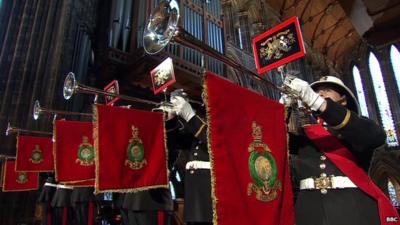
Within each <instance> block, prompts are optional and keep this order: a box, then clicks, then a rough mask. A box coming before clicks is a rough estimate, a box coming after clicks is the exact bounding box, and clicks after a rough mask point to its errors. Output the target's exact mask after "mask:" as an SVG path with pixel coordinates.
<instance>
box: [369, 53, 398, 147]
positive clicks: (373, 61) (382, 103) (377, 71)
mask: <svg viewBox="0 0 400 225" xmlns="http://www.w3.org/2000/svg"><path fill="white" fill-rule="evenodd" d="M369 69H370V71H371V76H372V82H373V86H374V90H375V94H376V99H377V101H378V108H379V112H380V115H381V120H382V125H383V128H384V129H385V131H386V136H387V139H386V141H387V144H388V146H398V145H399V142H398V140H397V136H396V129H395V127H394V124H393V119H392V112H391V111H390V106H389V101H388V98H387V94H386V88H385V84H384V83H383V77H382V71H381V68H380V65H379V62H378V59H377V58H376V56H375V55H374V53H372V52H371V53H370V54H369Z"/></svg>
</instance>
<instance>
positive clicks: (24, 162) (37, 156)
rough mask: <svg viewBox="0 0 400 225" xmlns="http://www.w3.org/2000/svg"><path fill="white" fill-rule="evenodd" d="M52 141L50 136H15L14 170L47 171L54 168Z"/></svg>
mask: <svg viewBox="0 0 400 225" xmlns="http://www.w3.org/2000/svg"><path fill="white" fill-rule="evenodd" d="M52 149H53V142H52V140H51V138H50V137H33V136H22V135H19V136H18V137H17V161H16V168H15V170H16V171H25V172H28V171H29V172H48V171H53V170H54V157H53V151H52Z"/></svg>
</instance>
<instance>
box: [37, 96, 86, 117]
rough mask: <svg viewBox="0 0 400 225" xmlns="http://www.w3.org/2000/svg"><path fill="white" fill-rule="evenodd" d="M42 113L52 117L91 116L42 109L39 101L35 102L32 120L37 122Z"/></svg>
mask: <svg viewBox="0 0 400 225" xmlns="http://www.w3.org/2000/svg"><path fill="white" fill-rule="evenodd" d="M42 113H47V114H54V115H77V116H92V115H93V114H91V113H80V112H68V111H60V110H52V109H47V108H43V107H41V106H40V103H39V101H38V100H36V101H35V104H34V106H33V118H34V119H35V120H37V119H38V118H39V116H40V115H41V114H42Z"/></svg>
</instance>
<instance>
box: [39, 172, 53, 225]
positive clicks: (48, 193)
mask: <svg viewBox="0 0 400 225" xmlns="http://www.w3.org/2000/svg"><path fill="white" fill-rule="evenodd" d="M56 189H57V184H56V182H55V180H54V174H51V173H49V176H48V177H47V178H46V182H45V183H44V184H43V187H42V190H41V192H40V195H39V198H38V200H37V202H38V203H39V204H40V205H41V207H42V211H41V223H40V225H47V224H53V223H54V220H52V218H54V216H53V215H52V211H53V210H52V207H51V201H52V199H53V196H54V194H55V192H56Z"/></svg>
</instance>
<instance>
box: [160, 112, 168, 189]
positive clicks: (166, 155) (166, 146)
mask: <svg viewBox="0 0 400 225" xmlns="http://www.w3.org/2000/svg"><path fill="white" fill-rule="evenodd" d="M161 117H162V126H163V135H164V151H165V171H167V185H166V186H167V188H168V189H169V170H168V145H167V129H166V128H165V122H166V121H165V119H166V117H165V116H164V113H162V116H161Z"/></svg>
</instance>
